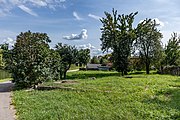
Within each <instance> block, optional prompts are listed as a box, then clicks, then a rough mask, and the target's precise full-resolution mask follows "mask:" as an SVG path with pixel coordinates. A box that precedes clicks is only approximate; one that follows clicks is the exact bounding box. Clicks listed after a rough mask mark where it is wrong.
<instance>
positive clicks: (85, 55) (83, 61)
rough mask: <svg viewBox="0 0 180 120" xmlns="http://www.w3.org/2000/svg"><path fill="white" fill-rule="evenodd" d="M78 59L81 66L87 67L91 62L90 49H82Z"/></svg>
mask: <svg viewBox="0 0 180 120" xmlns="http://www.w3.org/2000/svg"><path fill="white" fill-rule="evenodd" d="M77 59H78V63H79V65H80V66H82V65H84V66H85V65H87V63H88V62H89V60H90V49H80V50H79V51H78V55H77Z"/></svg>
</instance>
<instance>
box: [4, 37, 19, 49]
mask: <svg viewBox="0 0 180 120" xmlns="http://www.w3.org/2000/svg"><path fill="white" fill-rule="evenodd" d="M15 42H16V41H15V40H13V39H12V38H9V37H8V38H6V39H4V41H3V43H6V44H9V46H10V47H12V46H14V43H15Z"/></svg>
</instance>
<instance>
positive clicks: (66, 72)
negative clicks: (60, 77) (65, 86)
mask: <svg viewBox="0 0 180 120" xmlns="http://www.w3.org/2000/svg"><path fill="white" fill-rule="evenodd" d="M66 73H67V71H64V79H66Z"/></svg>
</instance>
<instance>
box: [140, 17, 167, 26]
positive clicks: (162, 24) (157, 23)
mask: <svg viewBox="0 0 180 120" xmlns="http://www.w3.org/2000/svg"><path fill="white" fill-rule="evenodd" d="M153 20H155V22H156V25H157V26H158V27H160V28H162V27H164V26H165V24H168V22H163V21H160V20H159V19H158V18H153V19H152V21H153ZM143 21H144V20H140V21H139V23H142V22H143Z"/></svg>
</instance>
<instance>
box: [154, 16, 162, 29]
mask: <svg viewBox="0 0 180 120" xmlns="http://www.w3.org/2000/svg"><path fill="white" fill-rule="evenodd" d="M153 20H155V22H156V25H157V26H159V27H164V22H162V21H160V20H159V19H158V18H154V19H153Z"/></svg>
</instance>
